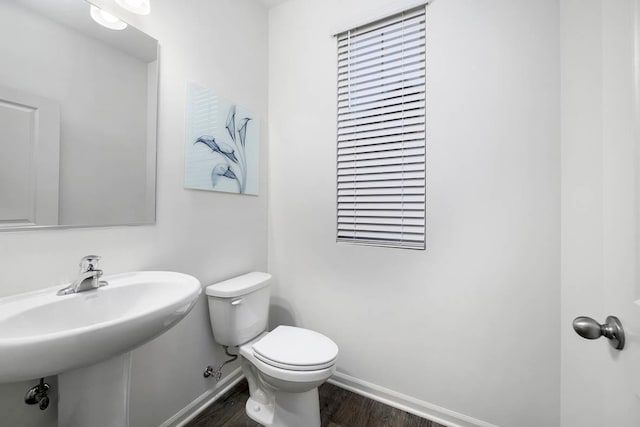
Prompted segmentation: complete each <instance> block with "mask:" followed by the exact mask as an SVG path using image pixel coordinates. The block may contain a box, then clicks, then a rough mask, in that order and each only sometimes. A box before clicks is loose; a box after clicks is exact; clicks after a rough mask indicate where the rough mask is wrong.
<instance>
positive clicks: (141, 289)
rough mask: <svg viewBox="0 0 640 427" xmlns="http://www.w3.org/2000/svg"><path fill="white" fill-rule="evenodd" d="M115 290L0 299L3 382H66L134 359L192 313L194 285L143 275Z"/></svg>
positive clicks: (113, 281)
mask: <svg viewBox="0 0 640 427" xmlns="http://www.w3.org/2000/svg"><path fill="white" fill-rule="evenodd" d="M102 280H107V281H108V282H109V285H108V286H105V287H101V288H99V289H96V290H91V291H87V292H80V293H76V294H70V295H64V296H59V295H56V293H57V291H58V290H59V289H61V288H63V287H64V286H65V285H62V286H56V287H52V288H49V289H45V290H41V291H36V292H29V293H25V294H21V295H17V296H12V297H7V298H0V382H15V381H23V380H29V379H35V378H40V377H45V376H49V375H55V374H59V373H61V372H66V371H69V370H73V369H76V368H80V367H83V366H88V365H92V364H94V363H96V362H99V361H102V360H106V359H109V358H111V357H113V356H116V355H119V354H123V353H126V352H128V351H131V350H132V349H134V348H135V347H138V346H139V345H141V344H144V343H145V342H148V341H150V340H151V339H153V338H155V337H157V336H158V335H160V334H162V333H163V332H165V331H166V330H167V329H169V328H170V327H172V326H173V325H174V324H175V323H176V322H178V321H179V320H180V319H182V318H183V317H184V316H186V315H187V313H189V311H190V310H191V308H193V306H194V304H195V302H196V300H197V299H198V295H200V292H201V289H202V288H201V286H200V282H199V281H198V279H196V278H195V277H192V276H189V275H186V274H181V273H173V272H161V271H142V272H133V273H126V274H118V275H112V276H105V277H103V278H102Z"/></svg>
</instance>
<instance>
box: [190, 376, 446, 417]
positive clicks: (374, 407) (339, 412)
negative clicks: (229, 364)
mask: <svg viewBox="0 0 640 427" xmlns="http://www.w3.org/2000/svg"><path fill="white" fill-rule="evenodd" d="M319 394H320V417H321V419H322V427H443V426H442V425H440V424H436V423H434V422H433V421H429V420H425V419H424V418H420V417H417V416H415V415H412V414H409V413H407V412H404V411H401V410H399V409H396V408H392V407H390V406H387V405H383V404H382V403H379V402H376V401H374V400H371V399H367V398H366V397H362V396H360V395H357V394H355V393H351V392H349V391H346V390H344V389H341V388H339V387H336V386H334V385H331V384H328V383H325V384H323V385H322V386H321V387H320V388H319ZM248 398H249V388H248V386H247V382H246V380H242V381H241V382H240V383H239V384H238V385H236V386H235V387H234V388H233V389H231V390H229V392H227V393H226V394H225V395H224V396H222V398H220V399H218V400H217V401H215V402H214V403H213V404H212V405H211V406H210V407H208V408H207V409H205V411H204V412H202V413H201V414H200V415H198V416H197V417H196V418H195V419H194V420H193V421H191V422H190V423H189V424H187V427H260V424H258V423H256V422H254V421H252V420H251V419H250V418H249V417H248V416H247V414H246V413H245V411H244V405H245V403H246V401H247V399H248ZM300 427H304V426H300Z"/></svg>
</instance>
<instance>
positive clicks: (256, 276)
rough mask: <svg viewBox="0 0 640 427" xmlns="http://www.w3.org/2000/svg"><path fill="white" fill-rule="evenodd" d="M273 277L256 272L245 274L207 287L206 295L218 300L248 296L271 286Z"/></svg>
mask: <svg viewBox="0 0 640 427" xmlns="http://www.w3.org/2000/svg"><path fill="white" fill-rule="evenodd" d="M270 280H271V275H270V274H269V273H262V272H259V271H254V272H252V273H247V274H243V275H242V276H238V277H234V278H233V279H229V280H225V281H224V282H218V283H214V284H213V285H209V286H207V290H206V293H207V295H209V296H212V297H218V298H234V297H239V296H242V295H246V294H248V293H250V292H253V291H256V290H258V289H260V288H264V287H265V286H267V285H268V284H269V281H270Z"/></svg>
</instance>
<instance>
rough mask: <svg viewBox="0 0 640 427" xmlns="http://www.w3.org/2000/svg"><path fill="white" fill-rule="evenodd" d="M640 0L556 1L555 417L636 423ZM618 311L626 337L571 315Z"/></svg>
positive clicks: (617, 426)
mask: <svg viewBox="0 0 640 427" xmlns="http://www.w3.org/2000/svg"><path fill="white" fill-rule="evenodd" d="M638 1H640V0H587V1H584V0H561V58H562V66H561V70H562V71H561V87H562V94H561V111H562V122H561V123H562V124H561V128H562V163H561V164H562V222H561V224H562V225H561V229H562V231H561V289H562V290H561V306H562V314H561V425H562V426H563V427H590V426H594V427H595V426H597V427H609V426H610V427H627V426H628V427H638V426H640V336H639V335H638V334H639V333H640V285H639V282H640V276H639V275H638V273H637V267H638V265H640V264H639V257H638V254H639V253H640V251H639V250H638V247H639V246H640V238H639V234H638V231H639V230H640V228H639V227H638V223H639V221H640V214H639V212H640V210H639V209H638V208H639V206H640V204H639V202H638V201H639V200H640V195H639V194H638V191H639V190H640V185H638V171H639V170H640V169H639V163H638V151H639V148H638V147H639V145H638V141H637V140H638V129H637V127H638V124H639V121H638V117H639V115H638V105H637V104H638V97H637V91H638V88H637V83H638V75H639V72H640V70H638V67H637V61H638V46H637V40H638V34H639V33H638V25H637V22H638V18H637V17H638V6H639V5H638ZM609 315H614V316H617V317H618V318H619V319H620V320H621V322H622V325H623V327H624V330H625V334H626V344H625V348H624V349H623V350H622V351H619V350H615V349H613V348H612V347H611V346H610V345H609V343H608V342H607V339H606V338H600V339H597V340H593V341H590V340H585V339H583V338H581V337H579V336H578V335H577V334H576V333H575V332H574V331H573V328H572V320H573V319H574V318H575V317H577V316H590V317H593V318H594V319H596V320H597V321H598V322H600V323H602V322H604V321H605V318H606V317H607V316H609Z"/></svg>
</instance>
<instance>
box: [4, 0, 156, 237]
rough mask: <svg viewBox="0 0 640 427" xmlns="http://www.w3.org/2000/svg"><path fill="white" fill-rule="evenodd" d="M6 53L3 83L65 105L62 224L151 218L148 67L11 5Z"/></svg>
mask: <svg viewBox="0 0 640 427" xmlns="http://www.w3.org/2000/svg"><path fill="white" fill-rule="evenodd" d="M16 40H20V42H19V43H16V42H15V41H16ZM0 55H2V58H3V66H2V67H0V85H2V86H8V87H10V88H12V89H16V90H19V91H22V92H25V93H27V94H31V95H37V96H40V97H44V98H49V99H52V100H54V101H56V102H57V103H58V104H59V106H60V141H61V143H60V196H59V198H60V200H59V209H60V217H59V221H60V224H64V225H69V224H128V223H136V222H145V221H148V219H147V218H146V217H145V216H144V214H145V213H146V209H145V204H144V203H145V201H146V199H145V190H146V171H145V169H144V168H143V167H140V166H141V165H145V164H146V159H145V156H146V148H147V147H146V138H147V129H146V117H147V108H146V106H147V77H148V76H147V74H148V65H147V63H145V62H144V61H141V60H139V59H137V58H135V57H134V56H132V55H129V54H125V53H123V52H121V51H119V50H117V49H114V48H113V47H111V46H109V45H107V44H105V43H103V42H101V41H98V40H96V39H93V38H91V37H89V36H86V35H84V34H82V33H80V32H77V31H74V30H72V29H70V28H69V27H66V26H64V25H62V24H60V23H58V22H56V21H53V20H51V19H47V18H45V17H43V16H42V15H40V14H37V13H35V12H33V11H32V10H30V9H27V8H25V7H22V6H20V5H17V4H12V3H11V2H3V4H2V13H0ZM114 123H117V124H118V125H117V126H114ZM98 195H100V197H98ZM105 200H108V201H109V204H108V208H106V207H105V203H104V201H105ZM50 224H51V223H45V224H41V225H50ZM54 225H55V223H54Z"/></svg>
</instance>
